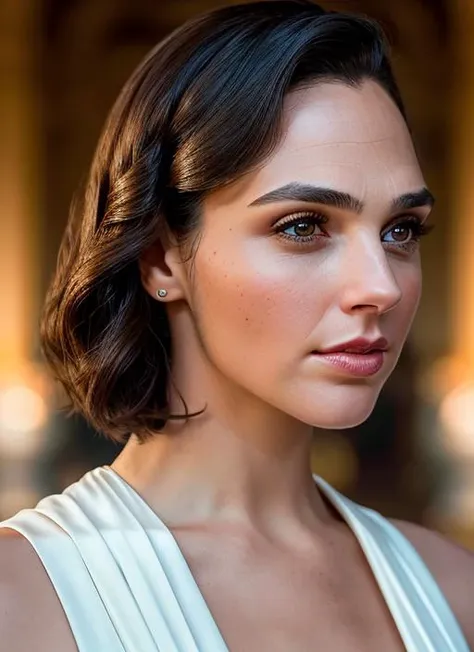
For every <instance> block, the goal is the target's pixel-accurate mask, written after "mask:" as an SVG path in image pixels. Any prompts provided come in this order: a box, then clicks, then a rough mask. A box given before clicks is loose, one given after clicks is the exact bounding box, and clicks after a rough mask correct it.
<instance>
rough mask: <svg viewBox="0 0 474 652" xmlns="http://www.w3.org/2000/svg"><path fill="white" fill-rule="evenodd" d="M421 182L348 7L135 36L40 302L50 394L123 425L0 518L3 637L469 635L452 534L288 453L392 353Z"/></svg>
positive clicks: (407, 307) (398, 117)
mask: <svg viewBox="0 0 474 652" xmlns="http://www.w3.org/2000/svg"><path fill="white" fill-rule="evenodd" d="M432 203H433V198H432V195H431V194H430V192H429V191H428V190H427V189H426V187H425V182H424V180H423V176H422V173H421V171H420V168H419V165H418V161H417V158H416V155H415V152H414V149H413V145H412V142H411V138H410V134H409V130H408V128H407V125H406V121H405V114H404V110H403V105H402V102H401V99H400V96H399V93H398V90H397V87H396V84H395V82H394V80H393V77H392V73H391V69H390V64H389V62H388V60H387V54H386V50H385V45H384V40H383V37H382V36H381V34H380V31H379V29H378V28H377V27H376V25H374V24H373V23H372V22H370V21H369V20H366V19H363V18H357V17H353V16H347V15H343V14H337V13H333V12H324V11H323V10H322V9H321V8H319V7H318V6H317V5H314V4H312V3H311V2H305V1H300V2H297V1H291V0H288V1H282V2H275V1H273V2H272V1H270V2H257V3H250V4H247V5H242V6H234V7H229V8H226V9H221V10H218V11H215V12H212V13H210V14H207V15H204V16H202V17H199V18H197V19H196V20H194V21H192V22H190V23H187V24H186V25H184V26H183V27H182V28H180V29H179V30H177V31H176V32H174V33H173V34H172V35H171V36H170V37H169V38H168V39H166V40H165V41H164V42H163V43H161V44H159V45H158V46H157V47H156V48H155V50H153V52H151V54H150V55H149V56H148V57H147V59H146V60H145V61H144V62H143V63H142V64H141V66H140V67H139V68H138V70H137V71H136V72H135V73H134V74H133V76H132V77H131V79H130V80H129V81H128V83H127V84H126V85H125V87H124V89H123V92H122V94H121V95H120V97H119V99H118V101H117V103H116V105H115V107H114V108H113V110H112V113H111V115H110V118H109V120H108V122H107V125H106V127H105V130H104V133H103V136H102V139H101V141H100V144H99V146H98V150H97V153H96V155H95V160H94V163H93V167H92V171H91V175H90V179H89V182H88V185H87V188H86V191H85V194H84V201H83V202H82V204H81V205H80V206H78V207H76V212H75V213H74V216H73V217H72V218H71V221H70V223H69V226H68V229H67V232H66V235H65V237H64V241H63V244H62V247H61V253H60V258H59V262H58V269H57V273H56V276H55V279H54V282H53V284H52V287H51V289H50V292H49V295H48V298H47V302H46V308H45V315H44V320H43V326H42V337H43V343H44V349H45V353H46V356H47V358H48V360H49V361H50V363H51V364H52V366H53V368H54V370H55V372H56V374H57V376H58V378H59V379H60V380H61V381H62V383H63V384H64V386H65V387H66V389H67V391H68V393H69V395H70V396H71V399H72V404H73V406H74V408H75V409H76V410H79V411H81V412H82V413H83V414H84V415H86V417H87V418H88V419H89V421H90V422H91V423H92V424H93V425H94V426H95V427H96V428H98V429H99V430H101V431H103V432H104V433H106V434H108V435H109V436H110V437H113V438H115V439H121V438H122V439H123V438H126V437H127V436H129V435H130V436H129V439H128V442H127V444H126V446H125V448H124V450H123V452H122V453H121V454H120V455H119V456H118V458H117V459H116V460H115V461H114V463H113V464H112V466H111V467H100V468H98V469H94V470H93V471H91V472H89V473H87V474H86V475H85V476H84V477H83V478H82V479H81V480H80V481H79V482H78V483H76V484H74V485H72V486H71V487H69V488H68V489H67V490H66V491H65V492H64V493H63V494H61V495H60V496H53V497H48V498H45V499H44V500H43V501H41V502H40V503H39V505H38V506H37V508H36V509H34V510H24V511H22V512H20V513H19V514H17V515H16V516H14V517H13V518H12V519H10V520H8V521H5V522H4V523H3V528H4V529H3V531H2V537H1V557H0V558H1V574H0V577H1V580H0V585H1V587H2V598H1V599H2V609H1V610H0V614H1V616H0V624H1V631H2V641H4V649H5V650H29V649H33V648H34V649H35V651H36V652H39V651H43V650H48V652H51V651H53V652H54V651H55V650H58V651H59V650H61V652H64V651H66V652H68V651H69V650H79V651H80V652H96V651H99V650H100V651H102V650H106V651H110V652H116V651H117V652H118V651H119V650H120V651H123V650H126V651H127V652H131V651H136V652H148V651H152V650H154V651H155V650H160V651H165V652H175V651H178V650H180V651H182V652H193V651H196V652H197V651H199V652H202V651H211V652H225V651H226V650H232V651H240V650H242V651H245V652H253V651H258V652H262V651H264V650H271V651H272V652H277V651H285V652H287V651H289V650H291V652H301V651H309V650H337V651H338V652H343V651H345V650H351V651H352V650H365V651H377V652H380V650H384V651H385V652H391V651H395V650H403V649H406V650H409V651H410V652H415V651H417V652H420V651H421V652H424V651H428V650H429V651H434V650H436V651H437V652H441V651H447V650H450V651H454V650H456V651H460V650H462V651H465V650H468V649H469V648H468V641H470V642H471V644H472V643H473V641H474V630H473V626H472V590H471V585H472V583H473V581H474V564H473V559H472V555H471V554H470V553H469V552H467V551H465V550H463V549H461V548H458V547H457V546H455V545H454V544H452V543H450V542H448V541H446V540H445V539H444V538H442V537H440V536H439V535H437V534H435V533H432V532H430V531H428V530H425V529H423V528H421V527H417V526H414V525H410V524H408V523H403V522H394V523H391V522H389V521H388V520H386V519H384V518H383V517H381V516H380V515H378V514H376V513H375V512H373V511H371V510H368V509H365V508H363V507H360V506H358V505H356V504H354V503H352V502H351V501H349V500H348V499H347V498H345V497H343V496H342V495H340V494H339V493H338V492H336V491H335V490H334V489H333V488H332V487H330V486H329V485H328V484H327V483H325V482H324V480H322V479H320V478H318V477H313V476H312V475H311V471H310V465H309V454H310V448H311V438H312V437H311V436H312V428H313V427H314V426H321V427H324V428H335V429H336V428H347V427H350V426H354V425H356V424H358V423H360V422H362V421H363V420H364V419H366V418H367V417H368V415H369V414H370V412H371V410H372V408H373V406H374V403H375V401H376V399H377V396H378V394H379V392H380V390H381V388H382V386H383V383H384V382H385V380H386V379H387V377H388V376H389V374H390V372H391V371H392V369H393V368H394V366H395V364H396V361H397V358H398V356H399V353H400V350H401V348H402V345H403V343H404V341H405V338H406V336H407V333H408V330H409V328H410V325H411V322H412V319H413V316H414V314H415V310H416V307H417V304H418V300H419V295H420V287H421V274H420V254H419V241H420V238H421V236H422V235H423V234H424V233H425V232H426V231H427V230H428V227H427V225H426V220H427V218H428V214H429V212H430V210H431V207H432ZM131 433H132V434H131ZM380 436H381V437H383V433H380ZM38 596H41V597H40V599H38ZM5 641H6V642H5Z"/></svg>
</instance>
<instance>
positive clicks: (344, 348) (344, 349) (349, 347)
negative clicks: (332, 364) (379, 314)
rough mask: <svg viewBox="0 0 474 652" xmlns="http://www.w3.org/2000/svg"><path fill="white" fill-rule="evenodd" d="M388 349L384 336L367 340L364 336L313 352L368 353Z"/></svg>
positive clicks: (323, 353) (322, 353) (324, 353)
mask: <svg viewBox="0 0 474 652" xmlns="http://www.w3.org/2000/svg"><path fill="white" fill-rule="evenodd" d="M387 350H388V342H387V340H386V339H385V337H377V338H376V339H372V340H369V339H368V338H366V337H356V338H355V339H353V340H349V341H348V342H344V343H343V344H336V345H335V346H333V347H330V348H327V349H322V350H320V351H314V353H315V354H318V355H319V354H320V355H326V354H328V353H348V354H352V353H355V354H357V353H358V354H363V355H364V354H368V353H371V352H373V351H377V352H380V351H381V352H383V351H387Z"/></svg>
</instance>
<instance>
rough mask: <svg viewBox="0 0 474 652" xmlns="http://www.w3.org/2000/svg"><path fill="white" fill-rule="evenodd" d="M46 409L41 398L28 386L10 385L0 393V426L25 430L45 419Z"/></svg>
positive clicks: (37, 426) (14, 429)
mask: <svg viewBox="0 0 474 652" xmlns="http://www.w3.org/2000/svg"><path fill="white" fill-rule="evenodd" d="M46 415H47V409H46V404H45V402H44V400H43V398H42V396H40V395H39V394H38V392H35V391H34V390H33V389H31V388H30V387H25V386H21V385H19V386H17V387H10V388H9V389H6V390H4V391H3V392H1V393H0V428H6V429H8V430H13V431H21V432H25V431H28V430H35V429H36V428H39V427H40V426H42V425H43V424H44V422H45V421H46Z"/></svg>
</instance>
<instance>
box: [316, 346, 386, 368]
mask: <svg viewBox="0 0 474 652" xmlns="http://www.w3.org/2000/svg"><path fill="white" fill-rule="evenodd" d="M387 349H388V342H387V340H386V339H385V338H383V337H379V338H377V339H374V340H369V339H367V338H364V337H358V338H356V339H353V340H350V341H348V342H344V343H343V344H338V345H336V346H332V347H330V348H327V349H324V350H321V351H314V352H313V355H315V356H317V357H318V358H319V359H320V360H322V361H324V362H326V363H328V364H331V365H333V366H334V367H338V368H339V369H341V370H343V371H346V372H348V373H350V374H351V375H353V376H360V377H366V376H373V375H374V374H376V373H377V372H379V371H380V369H381V368H382V367H383V363H384V353H385V352H386V351H387Z"/></svg>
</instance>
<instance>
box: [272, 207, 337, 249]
mask: <svg viewBox="0 0 474 652" xmlns="http://www.w3.org/2000/svg"><path fill="white" fill-rule="evenodd" d="M326 222H327V218H326V217H325V216H324V215H319V214H317V213H311V212H310V213H298V214H296V215H292V216H290V217H289V218H288V219H286V220H285V221H283V222H280V224H279V225H278V226H277V227H276V229H275V230H276V233H277V235H279V236H280V237H282V238H286V239H288V240H291V241H293V242H296V243H301V244H304V243H305V242H311V241H313V240H315V239H316V238H319V237H321V236H325V235H326V233H325V231H324V230H323V229H322V228H321V226H322V224H324V223H326Z"/></svg>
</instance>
